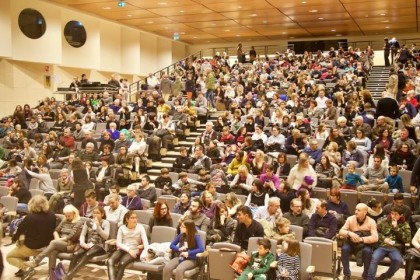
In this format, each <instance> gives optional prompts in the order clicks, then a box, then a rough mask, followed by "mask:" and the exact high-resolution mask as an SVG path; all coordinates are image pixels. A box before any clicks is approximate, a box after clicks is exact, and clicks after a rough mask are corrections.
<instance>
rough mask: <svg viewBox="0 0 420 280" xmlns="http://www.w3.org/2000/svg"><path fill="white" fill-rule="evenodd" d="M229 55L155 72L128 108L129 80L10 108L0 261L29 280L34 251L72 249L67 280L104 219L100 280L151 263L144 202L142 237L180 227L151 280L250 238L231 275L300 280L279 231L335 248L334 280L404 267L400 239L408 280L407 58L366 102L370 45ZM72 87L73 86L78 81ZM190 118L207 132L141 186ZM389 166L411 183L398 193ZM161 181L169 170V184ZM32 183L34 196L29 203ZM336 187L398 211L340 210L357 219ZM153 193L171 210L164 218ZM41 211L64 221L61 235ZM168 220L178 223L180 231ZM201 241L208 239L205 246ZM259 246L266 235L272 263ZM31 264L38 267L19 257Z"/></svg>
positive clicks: (415, 169) (412, 189)
mask: <svg viewBox="0 0 420 280" xmlns="http://www.w3.org/2000/svg"><path fill="white" fill-rule="evenodd" d="M239 54H240V52H239V47H238V61H237V62H235V63H234V64H233V65H229V58H228V57H227V56H226V54H222V55H220V54H216V55H215V56H214V57H213V58H211V59H198V58H195V57H190V58H188V59H186V60H185V61H181V62H180V63H179V64H177V65H176V67H175V69H174V71H173V72H171V73H161V74H160V75H153V74H151V75H149V77H147V79H146V84H145V87H144V90H142V91H141V92H139V94H138V99H137V101H136V102H135V103H130V102H127V98H126V97H127V84H126V82H125V81H123V80H122V81H120V82H118V81H117V80H116V79H115V78H114V77H113V78H112V79H111V81H112V84H113V85H115V86H116V87H119V88H120V90H119V92H118V93H116V94H114V95H110V94H109V93H108V92H104V93H102V94H98V93H94V94H87V93H75V94H73V95H72V96H70V97H69V98H68V100H66V101H65V102H58V101H56V100H55V99H54V98H46V99H45V100H44V101H43V102H42V103H41V104H40V105H39V106H37V107H36V108H31V107H30V106H29V105H25V106H23V107H22V106H20V105H18V106H17V107H16V109H15V111H14V113H13V115H12V116H10V117H7V118H5V119H4V124H3V127H2V131H1V133H2V134H3V136H4V138H3V143H2V149H1V152H2V155H3V160H4V162H2V167H1V170H0V173H1V176H2V177H3V178H4V179H5V181H6V180H7V183H6V184H7V185H8V186H9V188H10V189H9V195H10V196H15V197H17V198H18V200H19V203H18V212H19V213H20V214H22V215H25V214H26V217H25V218H23V220H22V222H21V224H20V226H19V228H18V231H17V232H16V233H15V235H14V236H13V240H14V241H16V248H15V249H13V250H12V251H11V252H10V253H9V254H8V256H7V261H8V262H9V263H10V264H11V265H13V266H16V267H17V268H19V271H18V272H17V275H20V276H22V279H29V278H30V277H32V276H33V275H34V274H35V273H36V271H35V270H34V268H35V267H36V266H38V265H39V264H40V263H41V260H42V259H43V258H44V257H45V256H48V257H49V266H50V268H54V267H55V259H56V255H57V253H59V252H70V253H72V254H73V256H74V257H73V259H72V261H71V262H70V267H69V271H68V273H67V275H66V279H72V278H73V277H74V276H75V275H76V274H77V272H78V271H79V269H80V268H81V267H83V266H84V265H85V264H86V263H87V262H88V261H89V260H90V259H91V258H93V257H95V256H97V255H101V254H104V253H105V249H106V248H105V247H106V246H105V241H106V240H108V239H109V236H110V227H111V225H112V223H115V224H116V226H117V227H118V234H117V238H116V248H117V249H116V250H115V251H114V252H113V253H112V254H111V255H110V257H109V259H108V261H107V265H108V275H109V279H122V277H123V275H124V269H125V267H126V266H127V265H128V264H130V263H132V262H134V261H136V260H140V261H144V262H148V261H150V258H149V255H148V248H149V247H150V246H149V243H148V239H147V233H146V231H145V229H144V227H143V226H142V225H141V224H139V223H137V219H138V217H137V214H136V212H133V210H141V209H146V208H147V206H144V205H143V203H145V202H147V204H150V205H152V207H153V206H154V210H153V216H152V218H151V219H150V222H149V224H148V225H149V228H150V229H151V230H153V227H154V226H156V225H159V226H169V227H178V230H179V235H178V236H177V238H176V239H175V240H174V241H173V242H172V243H171V244H170V249H172V250H173V251H174V252H177V254H176V257H175V258H172V259H168V260H167V263H166V265H165V268H164V270H163V279H170V278H171V277H172V270H173V269H174V268H176V271H177V273H176V274H175V279H182V278H183V273H184V271H185V270H188V269H190V268H191V267H193V266H195V265H196V259H197V254H199V253H202V252H203V251H204V247H205V245H206V244H207V245H210V246H211V245H212V244H214V243H216V242H221V241H223V242H231V243H234V244H237V245H239V246H240V247H241V248H242V249H243V250H247V249H248V240H249V238H250V237H261V238H262V239H261V240H260V241H259V243H258V252H257V253H256V254H253V255H252V258H251V261H250V262H249V265H248V266H249V267H247V268H246V269H245V272H244V274H242V275H241V277H240V279H251V278H253V279H260V278H259V276H258V275H264V274H265V273H266V272H267V271H269V270H270V265H271V266H275V268H274V270H276V271H277V272H276V273H274V275H275V276H274V277H279V278H281V279H282V278H283V277H285V278H289V279H298V275H299V271H300V267H299V265H300V257H299V254H300V253H299V243H298V242H296V240H297V237H296V235H295V233H294V232H293V231H291V230H290V227H289V226H290V225H296V226H300V227H302V228H303V232H304V233H303V235H304V236H305V237H306V236H318V237H324V238H328V239H333V238H337V234H338V236H339V237H340V238H344V239H345V240H346V241H345V242H344V245H343V248H342V263H343V272H344V278H345V279H350V276H351V273H350V270H349V256H350V254H355V255H356V257H357V264H358V265H361V266H363V265H364V272H363V278H364V279H369V280H373V279H375V277H376V269H377V264H378V263H379V262H380V261H381V260H382V259H383V258H384V256H388V257H390V258H391V259H392V261H393V263H392V265H391V266H390V268H389V270H388V271H387V272H386V273H384V274H382V275H380V276H379V279H388V278H391V277H392V275H393V274H394V273H395V271H396V270H397V269H398V268H399V267H400V264H401V262H402V257H401V253H400V250H399V249H400V247H401V245H403V244H405V243H408V242H410V241H412V244H413V246H414V247H413V250H412V251H411V253H410V256H409V258H408V259H407V266H406V279H407V280H408V279H412V275H413V270H414V264H415V262H416V261H418V258H419V255H420V253H419V250H420V245H419V242H420V231H417V230H416V228H415V227H416V225H415V224H414V223H413V222H412V220H411V214H412V210H413V209H410V208H409V209H407V208H406V207H407V206H405V207H404V206H403V205H402V204H401V201H403V200H404V196H403V194H404V193H410V194H412V195H413V196H416V197H417V198H418V192H419V191H420V188H419V185H420V184H419V180H420V178H419V176H420V159H419V158H418V156H419V155H420V145H418V144H417V142H418V137H417V135H416V128H417V129H418V127H419V125H420V113H418V112H417V111H418V103H419V101H420V85H419V83H420V75H418V73H417V72H418V71H417V68H416V67H417V66H416V63H415V61H413V60H407V61H406V62H405V63H396V64H394V65H393V66H395V67H394V68H392V69H391V70H390V76H389V82H388V84H387V86H386V89H385V90H384V93H383V98H382V99H380V100H379V101H378V102H376V101H374V100H373V97H372V95H371V93H370V92H369V91H368V90H367V89H365V86H366V83H367V80H368V79H369V73H370V71H371V70H372V61H373V55H374V53H373V50H372V49H371V48H370V47H368V48H367V49H366V50H362V51H361V50H354V49H352V48H351V47H349V49H348V51H344V50H343V49H339V50H337V51H335V50H334V48H331V49H330V50H329V51H327V52H325V53H323V52H321V51H318V52H317V53H314V54H312V53H311V52H305V53H304V54H303V55H296V54H295V53H294V52H293V51H290V50H287V51H286V52H284V53H283V54H280V53H278V54H277V55H275V56H274V57H262V56H256V54H255V55H253V60H252V61H250V62H249V63H248V62H246V61H245V60H244V57H243V52H242V51H241V54H240V55H241V58H240V59H239ZM84 79H86V77H84ZM72 86H73V87H75V88H76V89H77V86H78V80H77V79H75V81H74V82H73V83H72ZM213 111H218V112H219V113H218V117H217V120H215V121H212V120H211V118H209V116H210V114H211V113H212V112H213ZM398 119H399V121H398V123H396V120H398ZM195 121H202V122H204V123H205V129H204V131H202V132H196V135H197V137H196V139H195V142H194V143H193V145H192V146H190V147H189V148H187V147H179V156H177V157H176V159H175V161H174V163H173V165H172V167H171V168H163V169H162V170H161V175H160V176H158V177H157V178H156V179H155V180H154V186H153V185H152V184H151V176H150V175H147V174H145V173H147V166H148V163H149V161H150V159H152V160H153V161H154V160H157V159H159V158H160V153H161V150H162V149H163V150H168V149H174V148H175V146H176V141H174V139H176V138H184V139H185V137H186V136H187V134H188V132H190V130H194V129H195V126H196V125H195ZM156 143H158V144H157V145H156ZM155 155H156V156H155ZM290 159H294V160H293V161H291V160H290ZM295 161H296V163H295ZM400 170H404V171H411V172H412V173H411V174H412V176H411V182H410V183H409V188H407V186H406V188H404V185H403V181H402V178H401V176H400V175H399V174H398V173H399V172H400ZM145 171H146V172H145ZM171 171H172V172H175V173H178V174H177V175H178V179H177V181H172V179H171V177H170V172H171ZM359 171H361V173H362V174H361V175H359V174H358V172H359ZM54 172H55V173H56V174H58V176H57V177H56V179H53V177H54V176H53V173H54ZM191 174H194V175H195V176H191ZM192 177H194V179H193V178H192ZM33 178H35V179H36V180H33ZM341 178H343V179H341ZM33 182H36V184H37V185H36V186H35V187H36V188H38V189H40V190H42V191H43V193H44V195H43V196H34V197H32V198H31V192H30V190H29V189H30V187H31V185H33V184H34V183H33ZM133 182H136V184H130V183H133ZM405 184H407V183H405ZM32 187H33V186H32ZM316 187H318V188H324V189H328V190H329V199H328V200H326V201H325V200H322V199H316V198H314V197H313V196H314V188H316ZM121 189H124V190H125V192H124V195H122V196H121V193H120V191H121ZM341 189H352V190H355V191H358V192H364V191H371V190H375V191H380V192H383V193H384V195H386V194H388V193H392V194H394V196H393V198H394V200H393V202H391V204H390V205H386V206H384V207H383V208H382V205H380V204H378V203H377V201H369V203H368V204H367V205H366V204H363V203H361V204H358V205H357V206H356V209H355V215H351V213H352V212H353V211H354V209H349V207H348V206H347V204H346V202H345V201H343V200H341V199H340V190H341ZM159 194H166V195H173V196H177V197H178V198H179V201H178V202H177V203H176V204H175V205H174V207H173V208H172V209H170V208H169V205H168V203H166V202H161V201H159V200H158V195H159ZM241 197H244V198H245V199H244V200H243V201H242V200H241V199H240V198H241ZM416 211H418V210H417V209H416ZM52 213H63V214H64V215H65V217H64V219H63V220H62V221H61V223H60V224H59V226H58V227H56V226H55V223H56V221H55V218H54V220H53V219H52V218H53V215H52ZM170 213H178V214H181V215H182V218H181V219H180V223H179V224H175V223H174V222H173V220H172V217H171V215H170ZM80 217H85V218H87V219H88V220H86V221H85V222H82V221H81V219H80ZM40 219H45V221H44V222H43V223H39V220H40ZM36 224H43V225H48V226H43V227H42V228H40V227H39V226H36ZM110 224H111V225H110ZM197 230H202V231H205V232H207V236H206V242H205V243H206V244H203V242H202V240H201V238H200V237H199V235H198V233H197ZM39 234H42V236H43V238H42V239H37V238H36V236H38V235H39ZM23 235H24V236H25V240H23V241H22V240H20V239H19V237H20V236H23ZM412 236H414V237H413V238H412ZM267 239H276V240H278V242H277V244H278V248H277V249H278V250H279V252H281V254H280V255H279V257H278V262H277V263H274V264H273V261H274V260H275V259H276V257H277V256H273V255H272V254H271V253H270V248H271V243H270V242H269V240H268V241H267ZM69 245H74V246H69ZM40 249H42V250H40ZM270 254H271V255H270ZM29 256H35V257H34V258H33V259H31V260H29V261H25V258H27V257H29ZM272 269H273V268H272ZM376 279H378V278H376Z"/></svg>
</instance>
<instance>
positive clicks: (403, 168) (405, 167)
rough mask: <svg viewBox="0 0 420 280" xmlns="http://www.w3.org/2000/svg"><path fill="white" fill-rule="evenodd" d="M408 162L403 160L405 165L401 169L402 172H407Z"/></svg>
mask: <svg viewBox="0 0 420 280" xmlns="http://www.w3.org/2000/svg"><path fill="white" fill-rule="evenodd" d="M406 163H407V161H406V160H403V164H402V167H401V169H402V170H406V169H407V164H406Z"/></svg>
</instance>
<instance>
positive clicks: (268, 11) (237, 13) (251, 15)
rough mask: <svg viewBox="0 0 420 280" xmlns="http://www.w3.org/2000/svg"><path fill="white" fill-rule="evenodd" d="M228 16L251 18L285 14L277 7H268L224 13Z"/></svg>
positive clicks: (231, 17)
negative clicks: (276, 8)
mask: <svg viewBox="0 0 420 280" xmlns="http://www.w3.org/2000/svg"><path fill="white" fill-rule="evenodd" d="M222 15H224V16H225V17H227V18H230V19H235V20H238V19H249V18H270V17H278V16H280V17H281V16H283V15H282V14H281V13H280V12H279V11H277V10H275V9H266V10H254V11H234V12H226V13H222Z"/></svg>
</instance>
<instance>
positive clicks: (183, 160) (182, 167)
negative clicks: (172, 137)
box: [172, 147, 191, 173]
mask: <svg viewBox="0 0 420 280" xmlns="http://www.w3.org/2000/svg"><path fill="white" fill-rule="evenodd" d="M179 153H180V156H179V157H177V158H176V159H175V162H174V163H173V165H172V171H173V172H176V173H180V172H187V171H188V169H190V167H191V158H190V157H188V151H187V148H185V147H180V148H179Z"/></svg>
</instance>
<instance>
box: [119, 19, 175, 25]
mask: <svg viewBox="0 0 420 280" xmlns="http://www.w3.org/2000/svg"><path fill="white" fill-rule="evenodd" d="M119 22H121V23H124V24H127V25H134V26H139V27H140V26H143V25H150V24H153V25H156V24H174V23H176V22H174V21H172V20H170V19H168V18H166V17H157V18H155V17H153V18H134V19H124V20H119Z"/></svg>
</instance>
